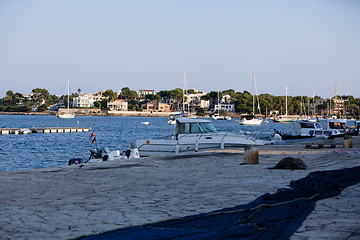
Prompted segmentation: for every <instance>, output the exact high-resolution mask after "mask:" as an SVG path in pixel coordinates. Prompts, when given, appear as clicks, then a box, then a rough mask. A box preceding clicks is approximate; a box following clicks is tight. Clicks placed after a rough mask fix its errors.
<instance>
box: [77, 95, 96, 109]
mask: <svg viewBox="0 0 360 240" xmlns="http://www.w3.org/2000/svg"><path fill="white" fill-rule="evenodd" d="M94 102H95V100H94V98H93V96H92V94H83V95H81V96H78V97H75V98H74V99H73V107H80V108H92V107H94Z"/></svg>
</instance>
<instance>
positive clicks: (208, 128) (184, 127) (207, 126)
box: [176, 123, 216, 134]
mask: <svg viewBox="0 0 360 240" xmlns="http://www.w3.org/2000/svg"><path fill="white" fill-rule="evenodd" d="M214 132H216V129H215V127H214V125H212V124H211V123H182V124H180V125H179V127H178V129H177V130H176V133H177V134H189V133H192V134H199V133H214Z"/></svg>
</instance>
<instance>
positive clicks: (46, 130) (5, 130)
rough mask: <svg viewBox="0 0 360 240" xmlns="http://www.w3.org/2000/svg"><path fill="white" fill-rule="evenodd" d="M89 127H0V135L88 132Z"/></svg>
mask: <svg viewBox="0 0 360 240" xmlns="http://www.w3.org/2000/svg"><path fill="white" fill-rule="evenodd" d="M90 130H91V127H33V128H0V135H8V134H29V133H70V132H88V131H90Z"/></svg>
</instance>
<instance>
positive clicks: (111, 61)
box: [0, 0, 360, 97]
mask: <svg viewBox="0 0 360 240" xmlns="http://www.w3.org/2000/svg"><path fill="white" fill-rule="evenodd" d="M184 70H185V71H186V76H187V79H186V81H187V86H188V88H195V89H199V90H202V91H212V90H215V91H217V90H227V89H234V90H235V91H237V92H238V91H241V92H242V91H244V90H247V91H250V92H251V91H252V72H255V74H256V81H257V85H258V92H259V93H269V94H272V95H285V86H286V85H287V86H288V94H289V95H292V96H294V95H306V96H312V94H313V91H314V92H315V95H319V96H323V97H330V96H333V95H334V92H335V83H337V84H338V94H339V95H353V96H355V97H360V88H359V87H360V1H358V0H336V1H335V0H301V1H290V0H275V1H272V0H248V1H247V0H128V1H125V0H97V1H95V0H93V1H92V0H58V1H53V0H0V80H1V90H0V97H3V96H5V93H6V91H7V90H13V91H14V92H21V93H24V94H28V93H30V91H31V90H32V89H33V88H37V87H39V88H46V89H48V90H49V92H50V93H52V94H66V92H67V85H66V84H67V81H68V80H69V81H70V85H71V90H72V92H75V91H76V90H77V89H78V88H80V89H82V91H83V92H92V93H95V92H97V91H98V90H105V89H112V90H114V91H117V90H120V89H121V88H122V87H125V86H127V87H130V88H131V89H133V90H136V91H137V90H139V89H154V90H156V91H159V90H171V89H175V88H177V87H180V88H182V85H183V84H182V79H183V71H184Z"/></svg>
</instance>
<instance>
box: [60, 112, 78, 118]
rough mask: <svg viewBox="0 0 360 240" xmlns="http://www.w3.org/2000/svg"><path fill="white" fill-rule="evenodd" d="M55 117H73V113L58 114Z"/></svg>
mask: <svg viewBox="0 0 360 240" xmlns="http://www.w3.org/2000/svg"><path fill="white" fill-rule="evenodd" d="M57 117H58V118H74V117H75V114H71V113H64V114H58V115H57Z"/></svg>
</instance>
